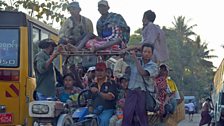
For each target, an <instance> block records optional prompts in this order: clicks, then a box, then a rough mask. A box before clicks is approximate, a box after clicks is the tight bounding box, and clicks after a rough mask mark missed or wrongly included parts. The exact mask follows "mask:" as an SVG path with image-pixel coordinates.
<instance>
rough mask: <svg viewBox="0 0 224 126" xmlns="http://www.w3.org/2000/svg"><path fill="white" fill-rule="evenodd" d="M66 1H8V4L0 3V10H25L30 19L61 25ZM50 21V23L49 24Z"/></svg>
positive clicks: (66, 4)
mask: <svg viewBox="0 0 224 126" xmlns="http://www.w3.org/2000/svg"><path fill="white" fill-rule="evenodd" d="M67 6H68V0H58V1H56V0H44V1H43V2H40V1H39V0H10V3H8V2H5V1H0V10H6V11H20V10H22V9H25V11H27V12H26V13H27V14H28V15H30V16H31V17H34V18H37V19H38V20H42V21H43V22H44V23H48V24H50V25H53V23H54V22H55V21H56V22H57V23H60V24H61V23H62V22H63V20H64V18H65V17H64V15H63V13H61V12H63V11H65V10H66V9H67ZM50 21H51V22H50Z"/></svg>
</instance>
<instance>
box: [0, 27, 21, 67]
mask: <svg viewBox="0 0 224 126" xmlns="http://www.w3.org/2000/svg"><path fill="white" fill-rule="evenodd" d="M18 66H19V29H7V28H3V29H0V67H18Z"/></svg>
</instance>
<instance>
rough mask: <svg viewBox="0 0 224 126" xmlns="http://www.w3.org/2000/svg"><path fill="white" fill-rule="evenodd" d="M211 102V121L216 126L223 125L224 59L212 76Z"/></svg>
mask: <svg viewBox="0 0 224 126" xmlns="http://www.w3.org/2000/svg"><path fill="white" fill-rule="evenodd" d="M212 101H213V105H214V116H213V121H214V124H215V125H216V126H223V125H224V123H223V122H224V59H223V60H222V62H221V64H220V66H219V67H218V69H217V71H216V73H215V76H214V86H213V90H212Z"/></svg>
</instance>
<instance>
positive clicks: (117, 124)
mask: <svg viewBox="0 0 224 126" xmlns="http://www.w3.org/2000/svg"><path fill="white" fill-rule="evenodd" d="M128 81H129V78H128V77H127V76H126V75H124V76H123V77H121V78H120V84H121V85H120V86H121V87H120V89H119V95H118V101H117V105H116V114H115V115H114V116H112V117H111V119H110V124H109V126H121V124H122V120H123V107H124V104H125V97H126V95H127V89H128Z"/></svg>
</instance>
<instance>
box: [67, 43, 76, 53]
mask: <svg viewBox="0 0 224 126" xmlns="http://www.w3.org/2000/svg"><path fill="white" fill-rule="evenodd" d="M65 48H66V50H67V51H72V52H75V51H77V50H78V48H77V47H76V46H74V45H72V44H70V43H68V44H67V45H66V47H65Z"/></svg>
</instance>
